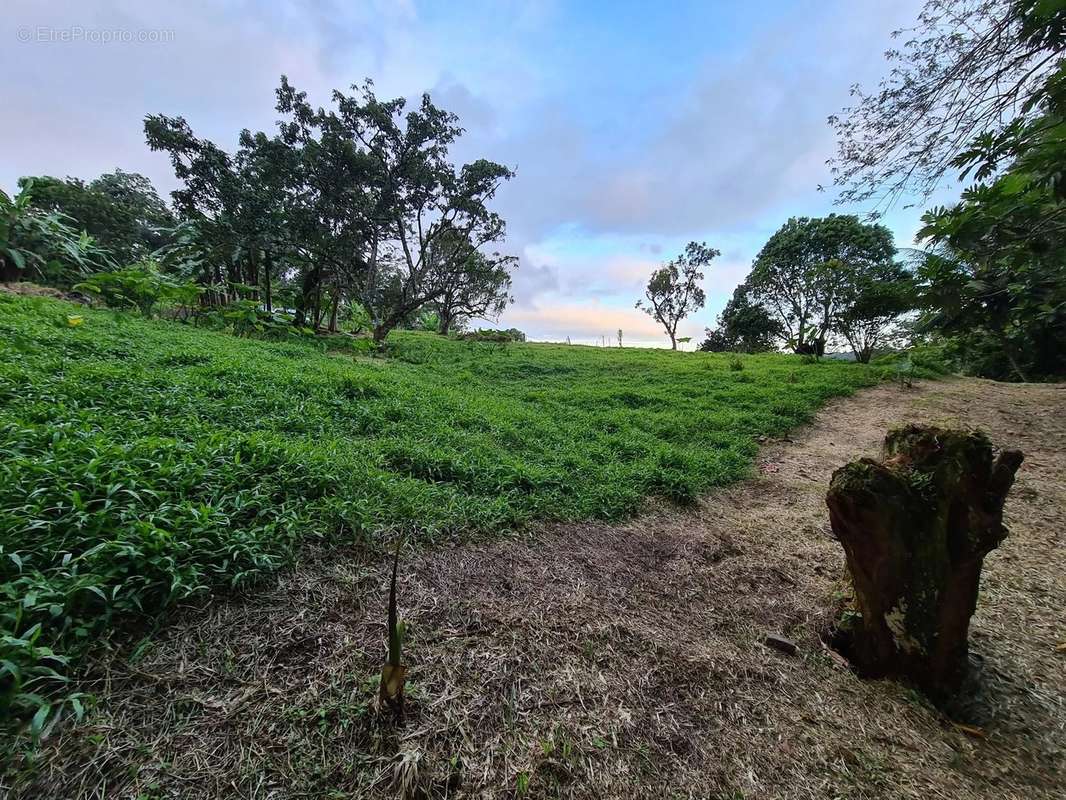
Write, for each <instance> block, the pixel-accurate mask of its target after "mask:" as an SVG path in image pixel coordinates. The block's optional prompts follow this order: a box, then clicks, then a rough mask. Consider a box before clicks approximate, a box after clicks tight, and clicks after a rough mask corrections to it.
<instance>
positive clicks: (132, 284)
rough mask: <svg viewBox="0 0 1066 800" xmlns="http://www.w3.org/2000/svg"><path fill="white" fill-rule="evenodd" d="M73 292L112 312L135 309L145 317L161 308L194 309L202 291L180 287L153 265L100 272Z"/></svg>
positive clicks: (192, 285) (190, 284)
mask: <svg viewBox="0 0 1066 800" xmlns="http://www.w3.org/2000/svg"><path fill="white" fill-rule="evenodd" d="M74 288H75V289H77V290H78V291H82V292H86V293H88V294H90V295H93V296H94V297H97V298H100V299H101V300H103V301H104V303H105V304H106V305H107V306H108V307H109V308H118V309H135V310H137V311H139V312H140V313H141V314H142V315H143V316H146V317H150V316H151V315H152V312H153V311H154V310H155V309H156V307H157V306H160V305H177V306H191V305H193V304H194V303H196V301H197V299H198V298H199V296H200V291H201V290H200V287H199V286H197V285H196V284H195V283H193V282H191V281H186V282H184V283H178V282H177V281H174V280H172V279H171V278H168V277H167V276H165V275H163V274H162V273H160V272H159V267H158V264H156V263H155V262H154V261H144V262H141V263H140V264H135V265H133V266H130V267H126V268H125V269H120V270H115V271H114V272H97V273H95V274H93V275H90V276H89V277H88V278H86V279H85V280H84V281H82V282H81V283H79V284H78V285H77V286H75V287H74Z"/></svg>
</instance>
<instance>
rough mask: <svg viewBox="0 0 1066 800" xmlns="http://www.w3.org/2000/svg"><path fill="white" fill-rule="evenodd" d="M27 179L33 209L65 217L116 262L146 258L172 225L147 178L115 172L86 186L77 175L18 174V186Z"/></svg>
mask: <svg viewBox="0 0 1066 800" xmlns="http://www.w3.org/2000/svg"><path fill="white" fill-rule="evenodd" d="M30 182H32V184H33V192H32V202H33V205H34V207H36V208H40V209H42V210H45V211H55V212H59V213H62V214H64V215H66V217H68V218H69V219H70V220H71V221H72V222H71V224H72V225H74V226H75V227H77V228H78V229H80V230H83V231H86V232H87V233H89V234H90V235H91V236H92V237H93V239H94V240H95V242H96V244H97V246H98V247H100V248H102V249H104V250H107V251H108V252H109V253H110V255H111V259H112V260H113V261H114V262H115V263H116V264H120V265H128V264H133V263H135V262H137V261H140V260H141V259H144V258H147V257H148V256H150V255H151V254H152V253H153V252H155V251H156V250H158V249H159V248H160V247H162V246H163V245H164V244H165V243H166V241H167V232H168V231H169V229H171V228H173V226H174V225H175V219H174V215H173V214H172V213H171V211H170V209H169V208H167V206H166V203H164V202H163V201H162V200H161V199H160V197H159V195H158V194H156V191H155V187H153V186H152V183H151V181H149V180H148V179H147V178H146V177H144V176H143V175H139V174H137V173H135V172H123V171H122V170H116V171H115V172H112V173H107V174H104V175H101V176H100V177H99V178H96V179H95V180H93V181H91V182H90V183H88V184H86V183H85V182H84V181H82V180H79V179H77V178H67V179H66V180H60V179H59V178H52V177H47V176H44V177H37V178H20V179H19V186H25V185H26V184H27V183H30Z"/></svg>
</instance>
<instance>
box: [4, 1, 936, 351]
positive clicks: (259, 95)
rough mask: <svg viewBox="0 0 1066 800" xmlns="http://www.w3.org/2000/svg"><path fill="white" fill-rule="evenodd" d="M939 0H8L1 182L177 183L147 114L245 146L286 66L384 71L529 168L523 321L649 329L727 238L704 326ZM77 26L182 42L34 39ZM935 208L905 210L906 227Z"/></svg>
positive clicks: (801, 201)
mask: <svg viewBox="0 0 1066 800" xmlns="http://www.w3.org/2000/svg"><path fill="white" fill-rule="evenodd" d="M920 4H921V0H897V1H896V2H892V3H884V2H880V1H879V0H866V1H865V2H846V1H845V0H832V2H825V3H814V2H809V3H807V2H804V3H800V4H799V6H796V5H788V6H786V5H784V4H777V3H775V2H771V3H770V4H768V5H767V4H763V5H751V4H748V5H747V6H745V5H742V4H711V3H706V4H699V3H697V4H674V5H671V4H667V5H666V6H663V7H662V8H659V9H657V10H656V12H655V13H654V14H651V13H645V12H639V11H637V10H635V9H632V8H629V7H625V6H619V7H618V8H617V9H613V11H614V12H616V13H612V14H609V15H607V14H604V13H603V11H602V9H600V8H598V7H596V6H594V4H582V3H577V4H564V3H558V2H557V1H556V0H538V1H537V2H532V1H529V0H472V2H471V3H469V4H466V3H464V4H458V5H457V4H451V5H445V4H438V3H430V2H418V1H417V0H403V2H394V0H367V1H366V2H359V3H349V2H341V0H327V1H326V2H320V0H273V1H272V2H251V0H231V2H227V3H223V4H218V3H211V2H207V0H190V1H189V2H186V3H180V4H174V3H162V2H149V1H148V0H138V1H137V2H135V1H134V0H112V1H111V2H101V3H97V4H85V3H83V2H77V1H76V0H55V2H51V3H48V4H41V3H40V2H37V1H36V0H33V1H32V2H31V1H30V0H8V2H7V3H6V5H5V9H4V12H5V13H4V15H3V17H2V19H0V37H2V38H0V69H3V72H4V75H5V79H6V80H5V86H6V87H7V93H8V94H7V97H6V98H5V99H6V101H7V108H8V109H10V110H11V113H10V114H9V117H10V119H9V120H8V124H7V125H4V126H3V127H0V150H2V152H3V153H4V155H5V158H4V160H3V162H2V164H0V185H2V186H4V187H6V188H8V189H10V188H12V187H13V186H14V183H15V181H16V179H17V178H18V177H19V176H20V175H26V174H53V175H67V174H69V175H74V176H78V177H83V178H92V177H95V176H96V175H98V174H100V173H101V172H104V171H109V170H112V169H114V168H115V167H122V168H123V169H127V170H135V171H139V172H143V173H144V174H146V175H148V176H149V177H150V178H151V179H152V180H153V181H154V182H155V183H156V185H157V186H158V187H159V188H160V190H162V191H164V192H166V191H169V190H170V189H172V188H174V183H175V182H174V178H173V176H172V174H171V171H170V166H169V163H168V161H167V159H166V157H165V156H163V155H161V154H158V153H151V152H149V151H148V149H147V147H146V146H145V145H144V142H143V133H142V120H143V117H144V115H145V114H148V113H166V114H180V115H182V116H185V117H186V118H187V119H188V120H189V122H190V124H191V125H192V127H193V129H194V130H195V131H196V132H197V133H198V134H199V135H202V136H206V137H208V138H211V139H213V140H215V141H216V142H218V143H219V144H220V145H222V146H224V147H228V148H232V147H234V146H235V143H236V138H237V135H238V132H239V131H240V130H241V129H242V128H245V127H248V128H252V129H262V130H272V129H273V125H274V121H275V118H276V113H275V112H274V110H273V101H274V96H273V91H274V88H275V87H276V86H277V82H278V77H279V75H280V74H282V73H285V74H287V75H288V76H289V77H290V79H291V80H292V81H293V83H294V84H295V85H296V86H297V87H299V88H301V89H305V90H307V91H308V93H309V95H310V97H311V99H312V101H313V102H315V103H318V104H326V103H328V101H329V92H330V90H332V89H334V88H341V89H344V88H346V87H348V86H350V85H351V84H352V83H356V82H360V81H361V80H362V79H363V78H364V77H366V76H371V77H373V78H374V80H375V84H376V86H377V88H378V91H379V94H381V95H383V96H397V95H399V96H406V97H417V95H418V94H420V93H421V92H423V91H427V90H428V91H431V92H432V93H433V95H434V97H435V99H436V100H437V101H438V102H439V103H440V104H441V105H442V106H444V107H445V108H448V109H450V110H454V111H456V112H457V113H459V114H460V117H461V119H462V122H463V124H464V126H465V127H466V129H467V133H466V135H465V136H464V137H463V139H462V140H461V141H460V142H459V143H458V145H457V147H456V148H455V151H454V153H453V155H454V157H455V159H456V160H457V161H463V160H470V159H473V158H479V157H486V158H492V159H495V160H497V161H500V162H502V163H505V164H507V165H509V166H512V167H516V168H517V177H516V178H515V179H514V180H513V181H511V182H510V183H509V184H507V185H505V186H504V187H503V188H502V189H501V191H500V193H499V195H498V197H497V203H496V206H497V209H498V210H499V211H500V213H501V214H502V215H503V217H504V218H505V219H506V220H507V222H508V242H507V244H506V246H505V247H504V248H503V249H504V250H505V251H506V252H509V253H512V254H515V255H518V256H520V258H521V267H520V269H519V271H518V272H517V274H516V276H515V281H514V292H515V295H516V303H515V305H514V306H513V307H512V308H511V310H509V312H508V315H507V318H508V319H515V320H517V319H518V317H516V316H515V315H516V314H526V315H528V316H527V317H526V318H525V319H526V320H527V322H528V324H529V325H531V326H533V325H538V326H542V327H543V330H544V331H550V330H552V331H554V330H557V331H558V332H559V333H562V331H563V328H564V327H565V326H567V325H570V324H572V323H574V324H576V323H577V322H579V321H580V320H581V313H580V311H579V310H580V309H581V308H585V307H586V306H587V308H588V309H591V310H590V311H589V315H590V316H587V320H586V322H582V323H581V325H582V326H583V327H581V330H585V331H591V330H594V329H596V330H598V329H599V328H604V327H605V326H606V330H607V332H609V331H611V330H617V328H618V327H622V328H623V329H627V328H629V329H632V330H633V331H634V332H636V331H638V330H642V331H644V332H645V333H649V331H648V328H647V326H648V325H649V321H648V320H647V318H646V317H644V316H643V315H641V314H640V312H636V311H631V310H628V307H629V306H631V305H632V303H633V302H634V301H635V299H636V297H637V296H639V294H640V289H641V286H642V284H643V281H644V279H645V278H646V275H647V274H650V272H651V270H652V269H654V267H655V266H657V265H658V264H659V263H661V262H662V261H664V260H667V259H669V258H671V257H673V256H674V255H676V253H677V252H679V251H680V249H681V247H683V245H684V243H685V242H686V241H688V240H690V239H696V240H706V241H707V242H708V243H709V244H710V245H711V246H714V247H718V248H720V249H721V250H722V251H723V253H724V255H723V256H722V258H721V259H719V260H718V262H716V263H715V265H714V266H713V267H712V268H711V269H710V270H709V271H708V275H707V281H706V288H707V291H708V295H709V302H708V308H707V309H706V311H705V312H703V314H702V315H700V316H699V319H694V320H693V321H692V324H693V325H694V326H695V327H696V329H698V328H699V327H701V326H702V325H704V324H709V323H710V322H711V321H713V318H714V314H715V313H716V312H717V310H718V309H719V308H720V307H721V305H722V304H724V302H725V299H726V298H728V296H729V294H730V293H731V291H732V288H733V286H734V285H735V283H736V282H738V281H740V280H742V279H743V277H744V274H746V272H747V268H748V266H749V265H750V262H751V259H752V258H753V257H754V255H755V253H756V252H757V251H758V248H759V247H760V246H761V244H762V242H763V241H765V239H766V237H767V236H769V234H770V233H771V232H772V231H773V230H774V229H776V228H777V227H778V226H779V225H780V224H781V222H783V221H784V219H786V218H787V217H788V216H790V215H799V214H808V215H811V214H819V213H826V212H827V211H830V210H833V208H832V206H831V197H830V196H828V195H822V194H818V193H817V192H816V191H815V187H816V185H817V184H819V183H829V180H828V175H827V171H826V168H825V164H824V161H825V159H826V157H828V156H829V155H830V154H831V153H832V151H833V139H832V135H831V131H830V130H829V129H828V128H827V126H826V124H825V119H826V116H827V115H828V114H830V113H833V112H835V111H838V110H839V108H840V106H841V105H844V104H845V103H846V102H847V101H848V96H847V92H848V87H849V85H850V84H851V83H852V82H854V81H856V80H861V81H863V82H865V83H867V84H870V83H873V82H875V81H876V79H877V77H878V76H879V75H880V74H881V72H882V70H883V67H884V64H883V61H882V59H881V57H880V53H881V51H882V50H883V49H884V48H885V47H886V46H888V44H889V36H888V34H889V32H890V31H891V30H892V29H893V28H896V27H900V26H902V25H905V24H909V23H910V22H912V21H913V20H914V18H915V15H916V12H917V9H918V7H919V6H920ZM71 26H82V27H84V28H94V27H95V28H120V29H126V30H144V29H156V30H167V31H170V32H171V34H172V36H171V39H170V40H169V41H168V42H165V43H159V44H152V45H148V44H120V43H115V44H110V45H104V44H99V43H96V44H93V43H88V42H68V43H58V42H52V43H46V42H37V41H32V42H25V43H23V42H19V41H16V38H17V31H18V30H20V29H21V28H23V27H32V28H34V29H36V28H37V27H43V28H52V29H65V28H70V27H71ZM916 216H917V211H915V212H913V213H909V214H899V215H895V216H893V218H892V219H893V223H894V224H895V225H896V226H897V227H898V228H899V230H900V232H901V233H904V234H906V235H909V234H910V233H912V232H913V229H914V227H915V223H914V220H915V218H916ZM556 306H558V308H559V309H561V310H560V311H559V312H558V313H555V312H554V311H553V310H552V309H553V308H554V307H556ZM589 320H591V321H589ZM616 323H617V324H616ZM642 326H643V327H642ZM575 330H576V328H575ZM600 332H601V333H602V332H604V331H600ZM642 335H643V334H642ZM655 338H658V334H655Z"/></svg>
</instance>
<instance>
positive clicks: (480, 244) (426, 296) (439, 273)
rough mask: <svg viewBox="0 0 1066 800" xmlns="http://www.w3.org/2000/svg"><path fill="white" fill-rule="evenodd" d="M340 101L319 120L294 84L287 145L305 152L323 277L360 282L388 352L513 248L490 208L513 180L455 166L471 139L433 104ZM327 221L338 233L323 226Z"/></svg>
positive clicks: (281, 106) (358, 98) (281, 105)
mask: <svg viewBox="0 0 1066 800" xmlns="http://www.w3.org/2000/svg"><path fill="white" fill-rule="evenodd" d="M333 101H334V105H335V107H336V108H335V110H330V109H321V108H320V109H314V108H313V107H312V106H311V105H310V104H309V102H308V100H307V97H306V94H305V93H303V92H298V91H296V90H295V89H294V88H293V87H292V86H291V85H290V84H289V83H288V81H286V80H285V79H284V78H283V79H282V86H281V89H279V91H278V110H279V111H281V112H283V113H286V114H288V115H290V121H288V122H285V123H283V124H282V135H283V137H284V138H285V139H286V140H287V141H290V142H292V143H295V144H298V145H300V146H302V147H303V148H304V154H305V159H304V162H303V165H304V167H305V170H306V176H305V177H304V179H303V180H302V181H301V183H302V185H304V186H307V187H310V188H311V189H312V191H311V192H310V196H311V197H312V198H318V201H319V204H318V206H317V209H318V211H317V213H313V214H312V215H311V217H310V225H309V226H308V227H310V228H314V229H316V230H317V234H314V233H312V234H310V235H308V236H307V238H312V239H313V238H316V237H317V238H318V239H319V240H320V245H324V246H320V247H319V248H318V250H319V252H320V253H321V255H322V256H324V258H317V259H313V260H312V263H313V266H312V269H313V270H316V271H317V270H321V269H323V268H324V267H325V266H326V265H332V266H333V267H334V268H339V269H342V270H348V271H349V272H352V273H354V274H355V277H356V280H354V281H353V283H352V289H353V291H354V293H355V295H356V297H357V299H358V300H359V302H360V303H361V304H362V305H363V306H364V307H365V308H366V309H367V311H368V312H369V313H370V316H371V320H372V322H371V328H372V332H373V336H374V339H375V341H378V342H380V341H382V340H383V339H384V338H385V337H386V336H387V335H388V333H389V331H391V330H392V329H393V328H395V327H396V326H397V325H399V324H401V323H402V322H403V321H404V320H405V319H408V318H409V317H410V316H411V315H412V314H413V313H414V312H415V311H417V310H418V309H419V308H421V307H423V306H426V305H429V304H433V303H435V302H437V301H438V300H439V299H440V298H441V297H442V295H443V294H444V293H445V291H446V289H447V287H448V286H449V285H454V280H453V277H454V275H455V274H456V273H457V272H459V273H461V272H462V271H463V269H464V268H465V266H466V265H468V264H478V263H480V262H478V261H477V260H476V259H475V258H474V254H476V253H480V252H482V251H483V249H484V248H485V247H487V246H488V245H490V244H492V243H495V242H498V241H500V240H501V239H502V238H503V236H504V232H505V224H504V222H503V220H502V219H501V218H500V217H499V216H498V215H497V214H496V213H494V212H493V211H491V210H490V208H489V204H490V203H491V201H492V199H493V197H494V196H495V194H496V191H497V190H498V188H499V186H500V184H501V183H502V182H503V181H506V180H508V179H510V178H511V177H512V176H513V174H514V173H513V172H512V171H511V170H510V169H509V168H507V167H505V166H502V165H500V164H496V163H494V162H491V161H487V160H484V159H482V160H477V161H474V162H472V163H469V164H465V165H463V166H462V167H459V168H456V167H455V166H454V165H453V164H452V163H451V162H450V160H449V157H448V154H449V149H450V147H451V146H452V145H453V144H454V143H455V141H456V140H457V139H458V137H459V136H460V135H461V134H462V128H461V127H460V126H459V124H458V118H457V117H456V116H455V115H454V114H452V113H450V112H448V111H445V110H443V109H441V108H439V107H437V106H436V105H435V104H434V103H433V101H432V100H431V99H430V97H429V95H423V97H422V98H421V101H420V103H419V104H418V106H417V107H416V108H414V109H411V110H406V108H407V103H406V101H405V100H403V99H402V98H397V99H392V100H381V99H379V98H378V97H377V96H376V95H375V93H374V91H373V85H372V84H371V83H370V82H369V81H367V82H366V83H365V84H363V85H362V86H358V87H354V93H353V94H351V95H346V94H344V93H342V92H334V93H333ZM338 211H339V212H340V213H338ZM327 215H328V218H329V219H331V220H332V222H331V224H330V225H326V226H322V225H317V224H316V223H315V220H317V219H321V218H322V217H323V216H327ZM338 232H341V233H342V234H343V235H342V236H338V235H337V234H338ZM323 236H324V238H325V241H321V240H322V238H323ZM338 243H340V244H341V245H342V246H341V247H336V245H337V244H338ZM353 265H354V266H355V267H356V268H357V269H355V270H351V269H350V268H351V267H352V266H353Z"/></svg>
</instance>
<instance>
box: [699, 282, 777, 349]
mask: <svg viewBox="0 0 1066 800" xmlns="http://www.w3.org/2000/svg"><path fill="white" fill-rule="evenodd" d="M781 333H782V331H781V323H780V322H778V321H777V320H775V319H774V318H773V317H771V316H770V314H769V313H767V311H766V309H765V308H763V307H762V306H761V305H760V304H758V303H755V302H752V299H751V296H750V290H749V288H748V285H747V284H746V283H742V284H740V286H738V287H737V288H736V289H735V290H734V291H733V296H732V297H731V298H730V299H729V302H728V303H726V306H725V308H724V309H723V310H722V313H721V314H719V315H718V324H717V327H715V328H713V329H710V328H708V330H707V336H706V338H705V339H704V340H703V342H702V343H701V344H700V349H701V350H705V351H708V352H715V353H722V352H739V353H765V352H769V351H771V350H773V349H774V348H775V347H776V345H777V342H778V341H779V340H780V338H781Z"/></svg>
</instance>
